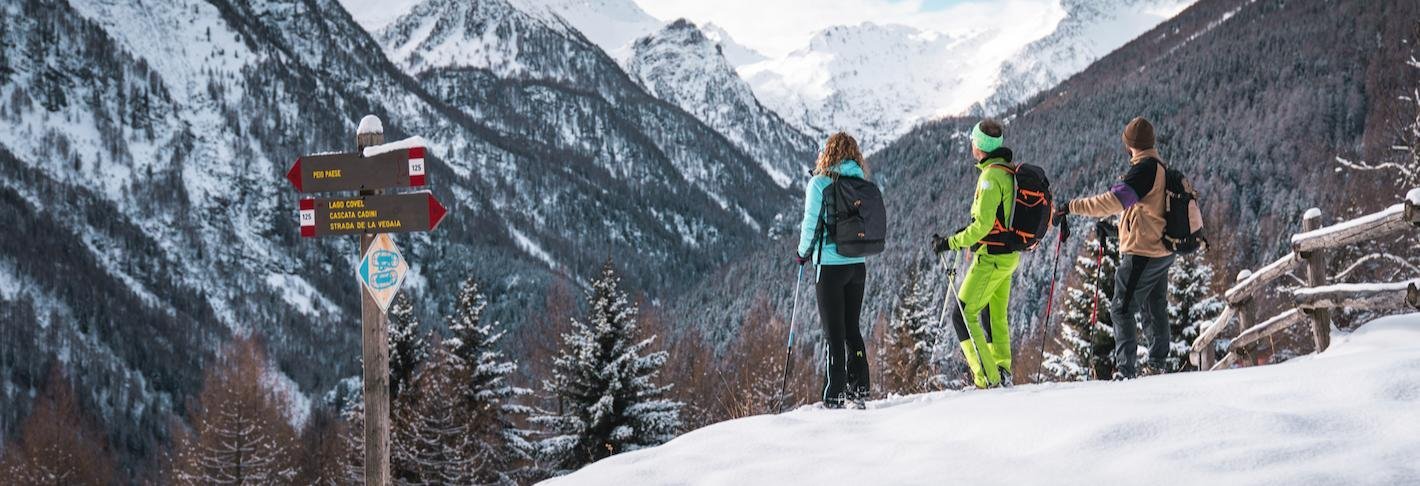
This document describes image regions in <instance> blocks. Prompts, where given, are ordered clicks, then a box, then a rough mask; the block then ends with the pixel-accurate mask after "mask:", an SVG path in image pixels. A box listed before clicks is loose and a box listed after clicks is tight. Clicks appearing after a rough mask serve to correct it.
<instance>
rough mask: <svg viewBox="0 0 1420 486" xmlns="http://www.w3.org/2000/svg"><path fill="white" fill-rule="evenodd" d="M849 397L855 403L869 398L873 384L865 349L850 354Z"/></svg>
mask: <svg viewBox="0 0 1420 486" xmlns="http://www.w3.org/2000/svg"><path fill="white" fill-rule="evenodd" d="M847 371H848V389H847V390H846V391H847V394H848V399H849V400H852V401H853V402H855V403H862V402H864V401H866V400H867V399H868V393H869V390H871V389H872V386H871V385H872V384H871V383H870V382H869V380H868V358H867V356H864V353H863V351H861V350H859V351H854V352H852V353H851V354H849V355H848V370H847Z"/></svg>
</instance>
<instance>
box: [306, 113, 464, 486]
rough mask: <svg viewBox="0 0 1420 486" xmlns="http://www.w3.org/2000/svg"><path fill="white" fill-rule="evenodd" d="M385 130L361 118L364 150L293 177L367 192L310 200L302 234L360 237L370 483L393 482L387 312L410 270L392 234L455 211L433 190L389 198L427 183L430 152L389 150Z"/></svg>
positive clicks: (417, 146)
mask: <svg viewBox="0 0 1420 486" xmlns="http://www.w3.org/2000/svg"><path fill="white" fill-rule="evenodd" d="M384 141H385V135H384V126H383V124H382V123H380V119H379V118H377V117H375V116H374V115H367V116H365V118H364V119H361V120H360V128H359V129H357V130H356V133H355V144H356V145H357V146H358V147H359V149H360V151H359V152H356V153H330V154H318V155H308V156H304V157H301V158H299V159H296V163H295V164H292V165H291V169H290V170H289V171H287V172H286V179H287V180H288V181H290V182H291V184H292V185H293V186H295V187H296V190H297V191H300V192H338V191H359V193H358V195H354V196H342V197H324V198H303V199H301V202H300V210H299V213H298V214H299V217H298V219H299V221H300V224H301V226H300V227H301V236H303V237H307V238H315V237H322V236H340V235H358V236H359V237H360V255H359V256H360V263H359V265H358V266H357V267H356V269H355V275H356V279H357V280H359V282H360V285H359V286H360V289H361V292H360V322H361V348H362V353H361V354H362V356H363V357H364V368H365V369H364V374H365V386H364V398H365V484H367V485H376V486H384V485H386V484H389V482H390V399H389V398H390V397H389V337H388V334H389V320H388V317H387V316H386V315H385V311H386V310H387V309H388V308H389V304H390V301H392V300H394V296H395V294H397V293H399V287H400V285H402V284H403V283H404V276H405V272H406V271H407V270H408V269H409V265H408V263H406V262H405V260H404V256H403V255H402V254H401V253H400V251H399V248H398V247H397V246H395V244H394V239H393V238H391V237H390V235H389V234H390V233H409V232H417V231H433V230H434V228H437V227H438V226H439V222H440V221H443V219H444V216H445V215H446V214H447V213H448V211H447V210H446V209H445V208H444V206H443V205H442V204H439V201H438V200H437V199H435V198H434V194H433V193H431V192H429V191H418V192H409V193H402V194H384V189H394V188H412V187H421V186H423V185H424V184H425V181H426V177H425V173H424V169H425V164H424V153H425V147H424V146H423V144H422V141H419V139H417V138H415V139H410V140H406V141H405V142H410V141H416V142H419V143H404V142H401V143H399V144H390V145H387V146H385V147H381V149H387V150H379V149H376V151H378V152H379V153H372V154H371V155H369V156H365V155H364V154H365V149H366V148H369V147H374V146H377V145H383V144H384Z"/></svg>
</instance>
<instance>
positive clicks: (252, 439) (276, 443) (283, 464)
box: [169, 338, 296, 485]
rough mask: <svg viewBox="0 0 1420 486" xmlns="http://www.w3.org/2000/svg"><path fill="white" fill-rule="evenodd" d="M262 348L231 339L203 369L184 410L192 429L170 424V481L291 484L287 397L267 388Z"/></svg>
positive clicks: (292, 439) (291, 439)
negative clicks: (199, 388) (200, 381)
mask: <svg viewBox="0 0 1420 486" xmlns="http://www.w3.org/2000/svg"><path fill="white" fill-rule="evenodd" d="M267 373H268V372H267V364H266V357H265V354H264V353H262V351H261V350H260V348H259V346H258V345H257V344H256V343H255V342H253V341H252V340H251V339H247V338H243V339H238V340H237V341H235V342H234V343H233V344H232V345H231V346H229V347H228V349H227V350H226V351H225V352H224V353H223V355H222V357H221V358H220V361H219V362H218V363H215V364H214V365H213V366H211V368H210V369H209V371H208V372H207V377H206V379H205V380H204V381H203V386H202V391H201V392H200V393H199V394H198V396H197V399H196V401H195V402H194V403H193V404H192V406H191V409H190V411H189V422H190V423H191V430H187V429H184V428H183V427H181V426H175V427H174V430H173V436H174V445H173V450H174V454H173V463H172V464H171V467H172V468H173V469H172V470H171V471H170V473H169V482H170V483H172V484H183V485H187V484H193V485H197V484H203V485H205V484H290V483H292V482H293V480H294V479H295V475H296V464H295V463H294V461H293V457H295V456H296V447H295V441H296V438H295V430H294V429H293V428H292V427H291V424H290V422H289V421H288V419H287V417H286V415H285V412H284V410H285V409H286V407H287V402H286V398H285V397H284V396H282V395H279V394H277V393H274V392H272V391H271V390H269V389H267V387H266V385H265V384H266V383H268V382H269V378H270V377H269V376H267Z"/></svg>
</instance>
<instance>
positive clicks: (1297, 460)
mask: <svg viewBox="0 0 1420 486" xmlns="http://www.w3.org/2000/svg"><path fill="white" fill-rule="evenodd" d="M1126 483H1132V484H1151V485H1161V484H1163V485H1171V484H1177V485H1194V484H1228V485H1246V484H1290V485H1313V484H1315V485H1324V484H1338V485H1340V484H1346V485H1361V484H1377V485H1379V484H1420V314H1411V315H1406V316H1397V317H1389V318H1384V319H1380V320H1377V321H1375V322H1372V323H1370V324H1367V325H1365V326H1362V327H1361V328H1360V329H1359V330H1357V331H1356V332H1354V333H1351V334H1350V335H1337V337H1336V339H1335V342H1334V343H1333V345H1332V347H1331V349H1329V350H1328V351H1326V352H1325V353H1322V354H1321V355H1318V356H1310V357H1304V358H1299V359H1295V360H1292V361H1289V362H1287V363H1283V364H1279V365H1274V366H1264V367H1257V368H1247V369H1238V370H1229V371H1217V372H1207V373H1183V374H1174V375H1166V376H1157V377H1150V378H1143V379H1139V380H1135V381H1130V382H1124V383H1109V382H1090V383H1069V384H1044V385H1029V386H1017V387H1016V388H1013V389H1009V390H992V391H969V392H939V393H929V394H923V395H915V396H909V397H902V398H892V399H886V400H881V401H877V402H871V403H869V407H868V409H867V410H861V411H858V410H823V409H816V408H813V407H803V408H799V409H797V410H794V411H791V412H788V413H785V414H782V415H763V416H756V417H749V418H744V419H740V420H734V421H729V422H724V423H720V424H716V425H713V426H710V427H706V428H703V429H700V430H696V431H693V432H690V433H687V434H685V435H683V436H681V437H679V438H677V439H676V440H674V441H671V442H669V443H667V444H665V445H662V446H659V447H655V448H651V449H646V450H641V451H636V452H631V453H626V454H622V455H619V456H615V457H612V458H609V459H607V460H604V461H601V462H598V463H596V464H593V465H591V466H588V467H586V468H584V469H582V470H580V471H578V472H576V473H574V474H571V475H569V476H566V477H562V478H557V479H553V480H550V481H547V482H546V483H544V484H550V485H556V486H563V485H656V484H714V485H721V484H723V485H744V484H773V485H783V484H812V485H836V484H847V485H887V484H936V485H940V484H972V485H987V484H1089V485H1098V484H1126Z"/></svg>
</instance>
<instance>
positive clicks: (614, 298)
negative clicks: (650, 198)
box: [533, 260, 682, 474]
mask: <svg viewBox="0 0 1420 486" xmlns="http://www.w3.org/2000/svg"><path fill="white" fill-rule="evenodd" d="M620 281H621V279H620V277H618V276H617V274H616V270H615V268H614V267H613V266H612V263H611V261H609V260H608V261H607V263H606V265H604V266H603V267H602V274H601V276H600V277H598V278H597V279H596V280H595V281H593V282H592V288H591V289H590V290H589V291H588V294H587V299H588V301H589V302H588V304H589V305H588V308H589V310H588V312H587V316H586V317H585V318H584V319H576V320H574V321H573V323H572V331H571V332H569V333H567V334H564V335H563V347H562V350H561V352H560V354H559V355H558V356H557V358H556V359H555V360H554V362H553V370H554V373H553V376H552V378H551V379H549V380H545V381H543V388H544V389H545V390H546V391H547V392H548V393H550V394H552V395H555V396H556V397H557V398H558V401H559V402H560V404H561V406H560V407H559V410H557V411H555V412H552V411H548V412H544V413H543V414H542V415H539V416H537V417H534V418H533V422H534V423H536V424H539V425H541V426H542V427H543V430H542V433H543V435H544V436H545V437H544V438H543V439H542V440H540V441H539V442H538V448H539V453H540V455H541V457H542V458H543V459H545V460H546V461H547V466H548V467H549V468H550V470H549V471H548V472H549V473H552V474H565V473H567V472H570V471H572V470H575V469H577V468H580V467H582V466H585V465H587V464H590V463H592V462H594V461H597V460H599V459H602V458H605V457H608V456H611V455H613V454H618V453H621V452H626V451H632V450H636V449H641V448H644V447H650V446H654V445H657V444H660V443H663V442H665V441H667V440H670V439H671V438H672V437H674V436H675V434H676V432H677V431H678V429H679V428H680V425H681V423H680V409H681V406H682V404H681V403H679V402H676V401H673V400H669V399H665V398H662V397H663V395H664V394H665V393H666V392H667V391H668V390H669V389H670V386H669V385H667V386H659V385H656V384H655V383H653V382H652V380H653V379H655V377H656V374H657V372H658V371H659V370H660V368H661V366H662V365H664V364H665V362H666V353H665V352H659V353H647V354H643V352H644V351H645V350H646V347H647V346H649V345H650V344H651V341H652V340H653V339H654V336H653V337H651V338H647V339H639V338H638V334H639V333H638V332H637V323H636V313H637V308H636V306H635V304H633V303H631V301H630V299H628V298H627V295H626V293H625V292H623V291H622V290H621V289H620V288H619V285H620Z"/></svg>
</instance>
